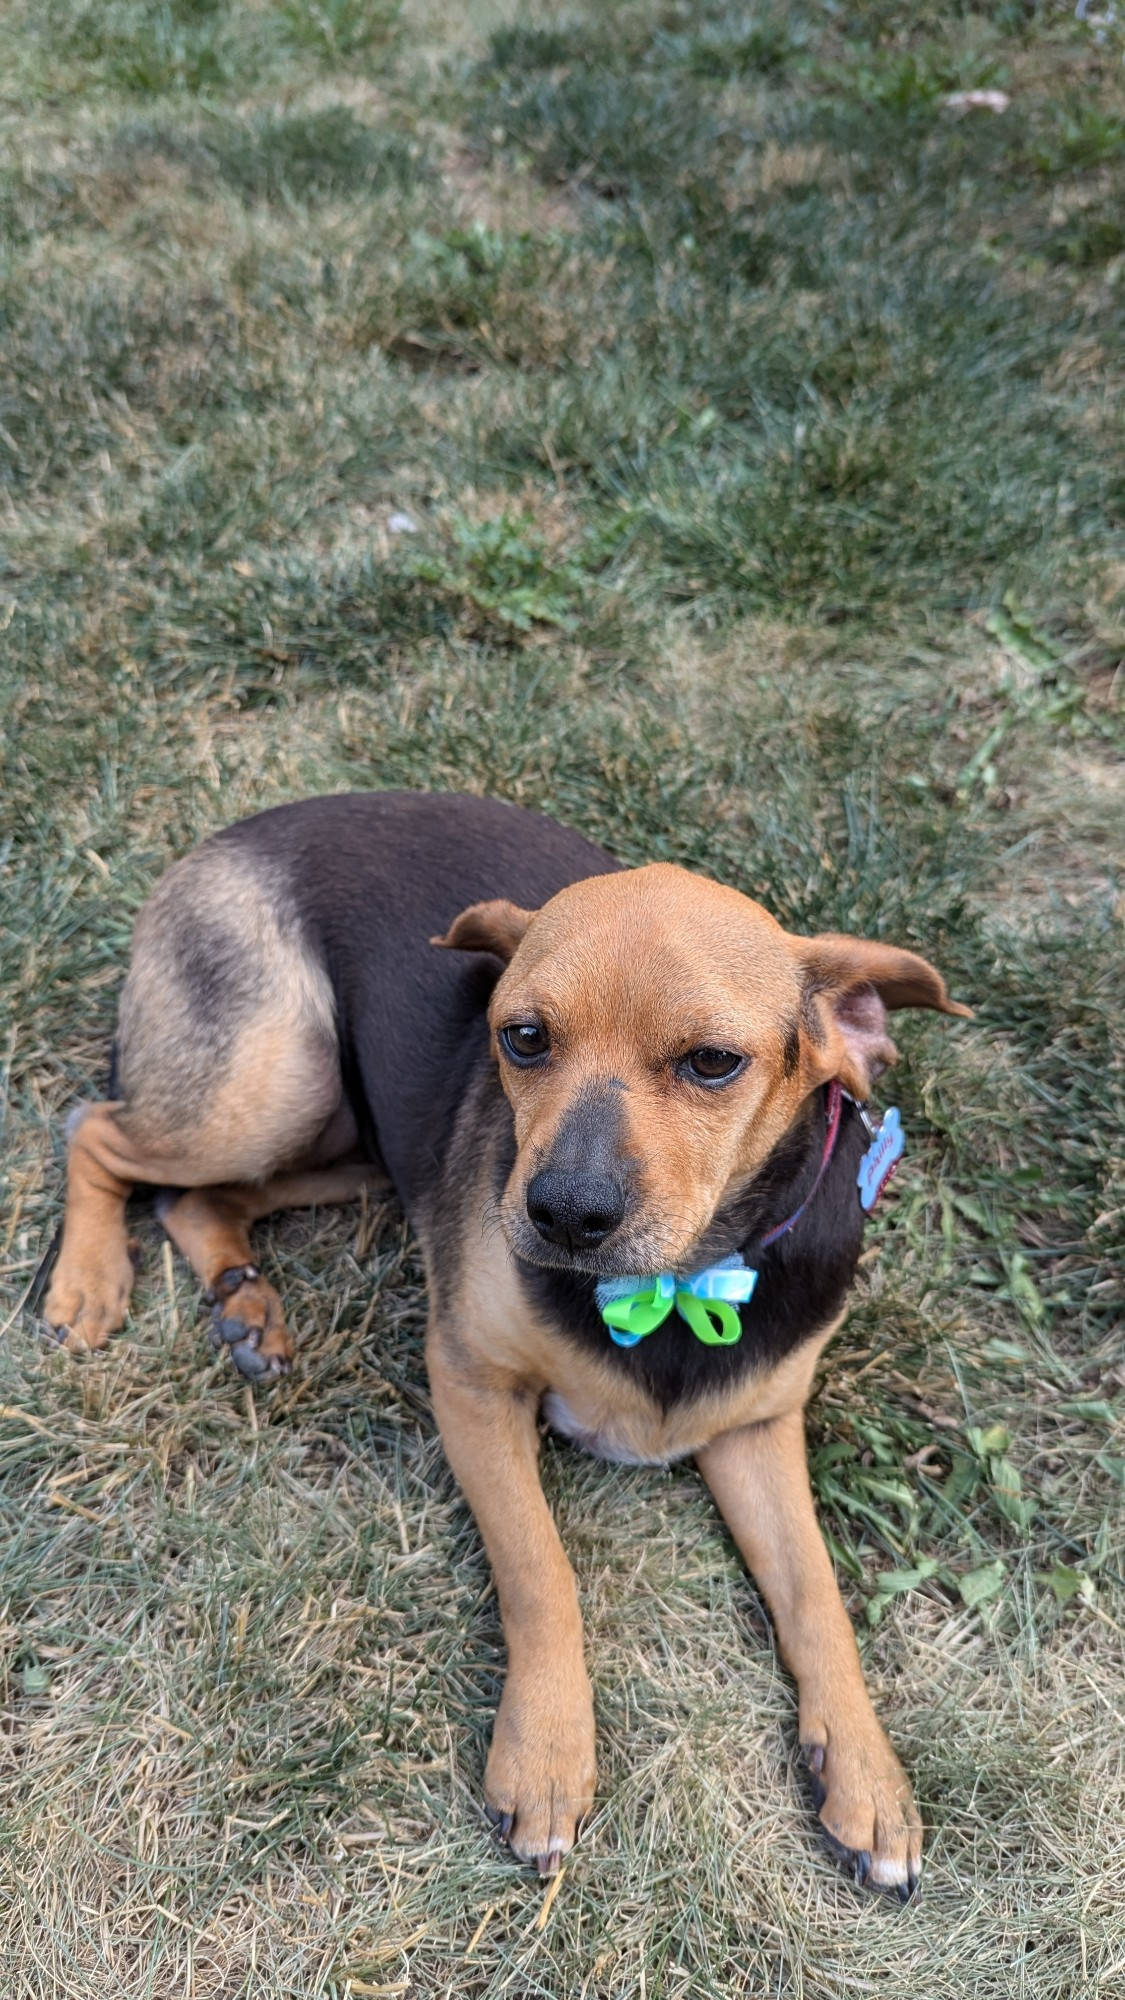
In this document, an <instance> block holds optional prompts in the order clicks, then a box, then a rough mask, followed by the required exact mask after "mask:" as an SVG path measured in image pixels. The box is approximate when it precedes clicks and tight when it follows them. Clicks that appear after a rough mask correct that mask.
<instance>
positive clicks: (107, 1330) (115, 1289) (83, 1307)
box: [43, 1238, 133, 1354]
mask: <svg viewBox="0 0 1125 2000" xmlns="http://www.w3.org/2000/svg"><path fill="white" fill-rule="evenodd" d="M132 1289H133V1260H132V1258H131V1257H130V1255H129V1249H128V1245H127V1244H126V1242H125V1240H124V1238H123V1239H122V1241H121V1242H120V1243H119V1244H118V1243H111V1244H103V1245H99V1246H98V1247H97V1250H96V1252H94V1253H92V1254H91V1253H89V1252H87V1253H86V1254H84V1255H83V1256H81V1257H79V1256H76V1255H68V1253H67V1249H66V1245H65V1243H64V1245H63V1248H62V1251H61V1253H60V1255H59V1261H58V1263H57V1264H56V1266H55V1269H54V1271H53V1272H52V1274H51V1283H50V1287H49V1289H48V1292H47V1297H46V1299H45V1300H44V1303H43V1317H44V1319H45V1320H46V1322H47V1325H48V1327H49V1328H50V1331H51V1332H52V1333H53V1334H54V1337H55V1339H56V1340H57V1341H58V1342H59V1344H60V1345H61V1346H63V1347H67V1348H69V1349H70V1351H71V1353H72V1354H81V1353H83V1352H84V1351H90V1350H92V1349H95V1348H99V1347H104V1346H105V1345H106V1342H107V1341H108V1339H109V1337H110V1335H111V1334H112V1333H116V1332H117V1331H118V1329H119V1327H121V1326H123V1325H124V1323H125V1315H126V1313H127V1312H128V1309H129V1295H130V1293H131V1291H132Z"/></svg>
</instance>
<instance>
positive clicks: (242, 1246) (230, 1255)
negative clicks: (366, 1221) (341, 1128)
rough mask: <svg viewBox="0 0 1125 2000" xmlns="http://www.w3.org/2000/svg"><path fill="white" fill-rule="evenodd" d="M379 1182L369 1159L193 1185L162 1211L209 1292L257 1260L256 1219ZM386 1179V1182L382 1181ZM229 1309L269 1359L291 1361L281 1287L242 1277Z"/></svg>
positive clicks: (350, 1195)
mask: <svg viewBox="0 0 1125 2000" xmlns="http://www.w3.org/2000/svg"><path fill="white" fill-rule="evenodd" d="M373 1184H374V1185H378V1184H379V1183H378V1181H377V1180H376V1179H375V1177H373V1175H372V1170H371V1168H370V1167H369V1166H367V1165H366V1164H365V1163H363V1162H360V1163H358V1164H357V1165H355V1166H339V1167H323V1168H321V1169H320V1170H319V1171H314V1172H308V1173H294V1174H278V1175H277V1176H276V1177H275V1178H274V1179H273V1180H270V1181H266V1182H265V1183H264V1184H263V1185H261V1186H256V1187H216V1188H198V1189H192V1190H191V1191H190V1192H188V1193H187V1194H182V1195H180V1196H179V1197H178V1199H177V1200H175V1201H173V1202H170V1203H169V1204H168V1205H167V1206H166V1207H164V1208H163V1209H162V1210H161V1218H160V1219H161V1221H162V1222H163V1224H164V1227H165V1229H166V1230H167V1232H168V1234H169V1236H170V1237H171V1239H172V1241H173V1243H174V1244H175V1246H176V1248H177V1250H178V1251H179V1252H180V1254H181V1256H184V1257H186V1258H187V1260H188V1263H189V1264H190V1265H191V1268H192V1270H193V1271H194V1272H195V1274H196V1277H197V1278H199V1279H200V1281H201V1283H202V1284H203V1285H205V1286H206V1288H207V1290H208V1291H212V1292H213V1291H215V1290H216V1289H218V1288H219V1284H220V1280H221V1279H222V1277H223V1274H224V1272H227V1271H230V1270H232V1269H238V1268H240V1267H242V1266H245V1265H249V1264H252V1262H253V1253H252V1250H251V1246H250V1225H251V1223H253V1222H260V1221H261V1218H262V1217H263V1216H264V1215H272V1214H273V1213H274V1211H275V1209H279V1208H325V1207H328V1206H330V1205H331V1204H334V1203H336V1202H345V1201H354V1199H355V1197H356V1196H357V1195H358V1194H359V1193H360V1192H361V1191H362V1189H363V1188H365V1187H370V1186H372V1185H373ZM384 1185H385V1183H384ZM226 1301H227V1307H228V1310H230V1311H232V1312H235V1313H237V1315H238V1318H239V1320H240V1321H241V1323H242V1324H243V1326H245V1328H246V1329H247V1332H248V1333H249V1332H253V1333H255V1334H256V1335H257V1336H258V1337H257V1339H256V1340H255V1343H254V1345H255V1348H256V1350H257V1352H258V1354H259V1355H260V1356H261V1357H262V1359H263V1360H267V1361H272V1360H277V1361H280V1362H289V1361H291V1360H292V1359H293V1356H294V1354H295V1353H296V1345H295V1342H294V1340H293V1336H292V1334H291V1333H290V1331H289V1329H288V1327H287V1326H286V1324H285V1314H284V1310H283V1307H282V1304H281V1300H280V1299H279V1297H278V1295H277V1293H276V1291H275V1290H274V1288H273V1286H272V1285H271V1284H270V1283H269V1281H268V1279H266V1278H263V1277H261V1276H256V1277H252V1278H244V1279H243V1281H242V1283H241V1284H240V1285H238V1286H237V1287H236V1288H235V1289H234V1290H233V1291H228V1292H226Z"/></svg>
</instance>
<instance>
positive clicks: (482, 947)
mask: <svg viewBox="0 0 1125 2000" xmlns="http://www.w3.org/2000/svg"><path fill="white" fill-rule="evenodd" d="M534 915H535V911H534V910H521V909H520V906H519V904H518V903H506V902H504V901H503V899H501V900H500V901H498V902H495V903H471V904H470V905H469V908H468V909H467V910H462V912H461V914H460V916H459V917H455V918H454V919H453V922H452V923H451V924H450V926H449V929H448V930H447V931H446V933H445V936H444V937H433V938H431V939H430V943H431V944H437V945H442V946H444V948H445V949H446V950H447V951H490V952H492V953H493V954H494V956H495V957H496V958H502V959H503V961H504V963H505V965H507V964H508V963H509V961H510V960H511V959H512V958H513V957H514V956H515V953H516V949H517V947H518V946H519V945H520V943H521V942H522V940H523V935H524V932H525V931H526V929H527V927H528V925H529V923H530V922H531V919H532V917H533V916H534Z"/></svg>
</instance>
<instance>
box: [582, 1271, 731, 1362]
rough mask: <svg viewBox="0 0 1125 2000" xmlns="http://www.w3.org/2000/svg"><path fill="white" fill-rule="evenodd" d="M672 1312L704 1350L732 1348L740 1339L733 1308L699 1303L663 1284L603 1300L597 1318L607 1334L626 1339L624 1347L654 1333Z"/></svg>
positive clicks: (719, 1301) (710, 1301)
mask: <svg viewBox="0 0 1125 2000" xmlns="http://www.w3.org/2000/svg"><path fill="white" fill-rule="evenodd" d="M672 1312H678V1313H679V1315H680V1317H681V1319H685V1320H686V1321H687V1323H688V1325H689V1326H690V1328H691V1330H692V1332H693V1333H694V1335H695V1337H696V1339H697V1340H701V1341H702V1342H703V1344H704V1346H705V1347H733V1346H734V1343H735V1341H736V1340H738V1339H740V1338H741V1335H742V1321H741V1319H740V1318H739V1316H738V1311H737V1309H736V1307H734V1306H732V1305H729V1304H728V1303H727V1301H726V1300H725V1299H700V1298H697V1297H696V1296H695V1294H694V1292H688V1291H684V1290H682V1289H679V1288H677V1289H676V1290H673V1289H672V1287H671V1286H669V1285H668V1284H667V1281H664V1282H663V1283H662V1282H661V1280H660V1279H656V1280H654V1282H653V1283H652V1284H651V1285H644V1286H642V1287H641V1288H640V1289H639V1290H638V1291H635V1292H626V1293H625V1294H624V1296H623V1297H621V1298H616V1299H607V1300H606V1301H605V1304H604V1305H603V1306H602V1308H601V1315H602V1318H603V1319H604V1321H605V1323H606V1325H607V1326H608V1327H609V1328H610V1329H611V1331H613V1332H616V1333H622V1334H625V1335H627V1336H629V1339H628V1345H629V1346H632V1345H633V1342H634V1341H637V1340H643V1339H644V1337H645V1335H646V1334H648V1333H655V1331H656V1329H657V1327H658V1326H663V1324H664V1321H665V1320H666V1319H667V1318H668V1316H669V1314H670V1313H672Z"/></svg>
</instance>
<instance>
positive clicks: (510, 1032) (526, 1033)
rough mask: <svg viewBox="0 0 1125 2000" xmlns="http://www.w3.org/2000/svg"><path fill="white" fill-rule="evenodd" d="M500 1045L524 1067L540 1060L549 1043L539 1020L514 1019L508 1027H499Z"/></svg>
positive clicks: (546, 1051)
mask: <svg viewBox="0 0 1125 2000" xmlns="http://www.w3.org/2000/svg"><path fill="white" fill-rule="evenodd" d="M500 1046H501V1048H502V1049H503V1050H504V1053H505V1055H509V1056H511V1058H512V1061H513V1062H515V1063H522V1064H523V1065H524V1066H525V1067H526V1066H527V1065H528V1064H529V1063H536V1062H542V1060H543V1057H544V1056H545V1055H546V1054H547V1053H548V1051H549V1049H550V1046H551V1044H550V1042H549V1040H548V1039H547V1030H546V1028H544V1027H543V1025H542V1023H541V1022H539V1021H516V1022H513V1024H512V1026H511V1027H510V1028H501V1030H500Z"/></svg>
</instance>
